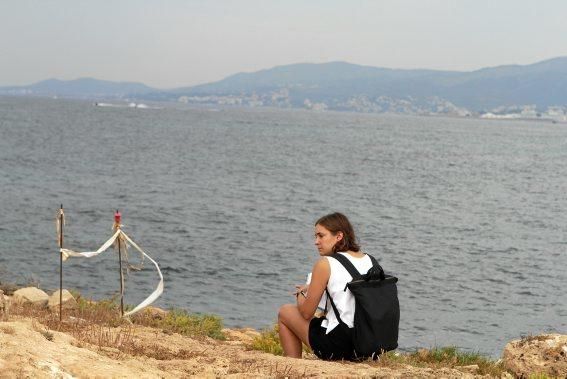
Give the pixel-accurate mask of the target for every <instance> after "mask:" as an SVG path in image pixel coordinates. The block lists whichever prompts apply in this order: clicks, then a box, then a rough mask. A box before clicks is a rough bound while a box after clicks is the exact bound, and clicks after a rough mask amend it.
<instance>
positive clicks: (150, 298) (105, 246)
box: [59, 229, 163, 317]
mask: <svg viewBox="0 0 567 379" xmlns="http://www.w3.org/2000/svg"><path fill="white" fill-rule="evenodd" d="M119 236H122V237H124V239H125V240H126V241H128V242H129V243H130V245H131V246H133V247H134V248H135V249H136V250H138V251H139V252H140V254H142V256H144V257H146V258H148V259H149V260H150V261H151V262H152V263H153V264H154V266H156V269H157V272H158V275H159V283H158V285H157V287H156V289H155V290H154V292H152V293H151V294H150V296H148V297H147V298H146V299H145V300H144V301H142V302H141V303H140V304H138V305H137V306H136V307H135V308H134V309H132V310H131V311H129V312H126V313H124V317H127V316H131V315H133V314H134V313H136V312H139V311H140V310H142V309H144V308H145V307H147V306H148V305H150V304H151V303H153V302H154V301H155V300H156V299H157V298H158V297H160V295H161V294H162V293H163V275H162V273H161V270H160V269H159V266H158V264H157V262H156V261H154V260H153V259H152V257H150V256H149V255H148V254H146V253H145V252H144V251H143V250H142V249H141V248H140V246H138V244H136V243H135V242H134V241H132V239H131V238H130V237H128V236H127V235H126V233H124V232H123V231H122V230H121V229H118V230H117V231H116V233H114V235H113V236H112V237H110V238H109V239H108V241H106V242H105V243H104V244H102V246H101V247H100V248H99V249H98V250H96V251H86V252H82V253H79V252H76V251H73V250H69V249H60V250H59V251H60V252H61V255H62V256H63V261H66V260H67V259H68V258H69V257H83V258H92V257H96V256H97V255H99V254H101V253H104V252H105V251H106V250H108V248H109V247H110V246H112V244H113V243H114V241H115V240H116V239H117V238H118V237H119Z"/></svg>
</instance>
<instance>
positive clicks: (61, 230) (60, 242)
mask: <svg viewBox="0 0 567 379" xmlns="http://www.w3.org/2000/svg"><path fill="white" fill-rule="evenodd" d="M59 247H60V248H61V249H62V248H63V204H61V212H60V213H59ZM62 318H63V254H62V253H61V251H59V322H61V320H62Z"/></svg>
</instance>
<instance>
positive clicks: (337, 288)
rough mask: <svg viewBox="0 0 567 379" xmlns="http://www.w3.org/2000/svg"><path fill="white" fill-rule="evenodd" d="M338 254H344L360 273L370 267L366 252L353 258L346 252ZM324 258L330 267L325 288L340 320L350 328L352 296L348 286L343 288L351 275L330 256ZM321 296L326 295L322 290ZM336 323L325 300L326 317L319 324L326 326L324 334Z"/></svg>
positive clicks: (352, 315)
mask: <svg viewBox="0 0 567 379" xmlns="http://www.w3.org/2000/svg"><path fill="white" fill-rule="evenodd" d="M339 254H342V255H343V256H345V257H346V258H347V259H348V260H349V261H350V262H351V263H352V264H353V265H354V267H355V268H356V269H357V270H358V272H359V273H361V274H366V273H367V272H368V270H370V268H371V267H372V261H371V260H370V257H369V256H368V255H366V254H365V255H364V257H362V258H354V257H352V256H351V255H350V254H347V253H339ZM326 258H327V261H329V266H330V268H331V275H330V276H329V282H328V283H327V289H328V290H329V293H330V294H331V297H332V298H333V301H334V302H335V306H336V307H337V309H338V311H339V315H340V316H341V320H343V322H344V323H345V324H347V326H348V327H349V328H352V327H353V326H354V296H353V294H352V292H350V290H349V289H348V288H347V290H346V291H345V290H344V289H345V286H346V284H347V283H348V282H350V281H351V280H352V276H350V274H349V273H348V271H347V270H346V268H344V267H343V265H342V264H341V263H340V262H339V261H338V260H336V259H335V258H331V257H326ZM323 296H324V297H326V293H325V292H323ZM337 325H339V320H337V317H336V316H335V311H333V306H332V305H331V302H330V301H329V300H327V319H326V320H323V322H322V323H321V326H322V327H323V328H327V332H326V334H329V332H330V331H331V330H333V329H334V328H335V327H336V326H337Z"/></svg>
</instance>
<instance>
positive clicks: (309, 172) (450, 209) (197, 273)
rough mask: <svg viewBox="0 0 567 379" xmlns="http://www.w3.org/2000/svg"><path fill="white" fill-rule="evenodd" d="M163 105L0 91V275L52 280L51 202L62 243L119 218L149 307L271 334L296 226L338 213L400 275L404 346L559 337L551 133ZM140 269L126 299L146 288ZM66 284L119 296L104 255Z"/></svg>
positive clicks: (114, 270)
mask: <svg viewBox="0 0 567 379" xmlns="http://www.w3.org/2000/svg"><path fill="white" fill-rule="evenodd" d="M160 108H162V109H138V108H127V107H96V106H93V104H92V103H89V102H84V101H69V100H53V99H29V98H8V97H0V188H1V193H0V210H1V212H2V218H1V220H2V222H1V224H0V280H3V281H8V280H11V281H17V282H20V283H24V282H30V281H31V282H38V283H39V285H40V286H41V287H42V288H46V289H51V290H53V289H56V288H57V287H58V285H59V274H58V267H59V258H58V257H59V256H58V252H57V249H58V248H57V236H56V229H55V216H56V213H57V210H58V208H59V206H60V204H63V205H64V207H65V213H66V218H67V219H66V221H67V224H66V226H65V240H64V244H65V247H68V248H72V249H75V250H79V251H86V250H92V249H96V248H98V247H99V246H100V245H101V244H102V243H103V242H104V241H106V239H107V238H109V237H110V236H111V227H112V223H113V212H114V210H116V209H119V210H120V211H121V212H122V215H123V224H124V231H125V232H126V233H127V234H129V235H130V236H131V237H132V238H133V239H134V241H136V242H137V243H139V245H140V246H141V247H142V248H143V249H144V250H145V251H146V252H147V253H148V254H149V255H150V256H151V257H153V258H154V259H156V260H157V262H158V263H159V265H160V267H161V269H162V271H163V273H164V278H165V292H164V294H163V295H162V297H161V298H160V299H159V300H158V301H157V302H156V305H157V306H161V307H179V308H185V309H189V310H191V311H194V312H208V313H215V314H218V315H220V316H222V317H223V319H224V322H225V325H227V326H252V327H256V328H264V327H269V326H270V325H272V324H273V323H274V322H275V320H276V314H277V310H278V307H279V306H280V305H281V304H283V303H286V302H294V301H295V298H294V296H293V292H294V289H295V287H294V285H295V284H301V283H304V282H305V276H306V274H307V273H308V272H309V271H311V268H312V265H313V264H314V262H315V261H316V260H317V258H318V254H317V251H316V249H315V247H314V239H313V222H314V221H315V220H316V219H318V218H319V217H320V216H322V215H324V214H326V213H329V212H333V211H341V212H344V213H345V214H347V215H348V216H349V217H350V219H351V220H352V222H353V224H354V226H355V228H356V230H357V232H358V236H359V239H360V242H361V244H362V248H363V250H364V251H366V252H368V253H371V254H373V255H374V256H375V257H376V258H378V259H379V260H380V262H381V264H382V265H383V267H384V268H385V269H386V271H387V272H389V273H391V274H393V275H396V276H397V277H398V278H399V282H398V289H399V298H400V305H401V321H400V339H399V342H400V347H401V348H403V349H411V348H414V347H417V346H419V347H431V346H446V345H456V346H458V347H461V348H464V349H467V350H475V351H476V350H478V351H481V352H484V353H487V354H491V355H493V356H497V355H499V354H500V352H501V351H502V348H503V347H504V345H505V343H506V342H507V341H509V340H511V339H513V338H518V337H520V336H522V335H528V334H536V333H541V332H546V331H558V332H562V333H566V332H567V305H566V304H567V295H566V292H565V285H566V282H567V279H566V275H565V267H567V254H566V252H565V249H566V247H567V237H566V235H565V233H566V231H567V217H566V216H565V215H566V213H567V196H566V195H565V188H567V163H566V162H567V125H562V124H551V123H544V122H536V121H488V120H479V119H461V118H441V117H435V118H434V117H414V116H395V115H366V114H354V113H331V112H328V113H315V112H308V111H299V110H275V109H217V110H214V111H213V110H211V109H192V108H187V107H183V106H181V105H179V106H177V105H160ZM129 258H130V260H131V263H133V264H137V263H138V262H139V259H138V256H137V255H136V254H135V253H133V252H132V253H131V254H130V257H129ZM146 263H147V264H146V265H145V269H144V270H142V271H140V272H135V271H131V272H130V273H129V275H128V276H127V277H126V284H125V291H126V292H125V293H126V295H125V296H126V299H125V300H126V302H127V303H130V304H137V303H138V302H140V301H141V300H143V299H144V298H145V297H146V296H147V295H149V294H150V293H151V292H152V291H153V290H154V288H155V286H156V285H157V283H158V279H159V278H158V276H157V273H156V271H155V270H154V269H153V265H151V264H150V263H149V262H146ZM64 287H66V288H74V289H78V290H80V291H81V292H82V294H83V296H87V297H93V298H95V299H99V298H106V297H110V296H116V294H117V293H118V291H119V288H120V282H119V273H118V257H117V254H115V253H114V252H113V251H108V252H107V253H105V254H103V255H101V256H99V257H97V258H92V259H80V258H70V259H69V260H68V261H67V262H65V264H64Z"/></svg>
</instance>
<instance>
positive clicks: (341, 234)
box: [337, 232, 345, 242]
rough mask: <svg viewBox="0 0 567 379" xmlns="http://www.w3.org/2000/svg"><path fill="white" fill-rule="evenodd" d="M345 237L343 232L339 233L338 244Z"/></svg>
mask: <svg viewBox="0 0 567 379" xmlns="http://www.w3.org/2000/svg"><path fill="white" fill-rule="evenodd" d="M344 236H345V235H344V234H343V232H337V242H339V241H341V240H342V239H343V237H344Z"/></svg>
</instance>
